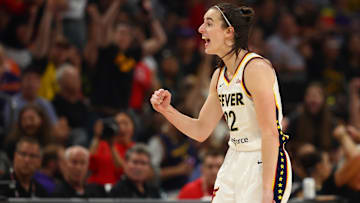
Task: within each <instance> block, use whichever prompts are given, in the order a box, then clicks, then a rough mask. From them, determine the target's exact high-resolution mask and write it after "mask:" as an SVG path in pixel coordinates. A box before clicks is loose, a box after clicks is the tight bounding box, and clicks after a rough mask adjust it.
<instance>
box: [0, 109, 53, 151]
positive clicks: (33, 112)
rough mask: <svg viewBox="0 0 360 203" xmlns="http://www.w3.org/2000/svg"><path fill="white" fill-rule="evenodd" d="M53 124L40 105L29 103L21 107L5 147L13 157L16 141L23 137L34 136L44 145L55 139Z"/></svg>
mask: <svg viewBox="0 0 360 203" xmlns="http://www.w3.org/2000/svg"><path fill="white" fill-rule="evenodd" d="M51 130H52V129H51V125H50V123H49V119H48V117H47V116H46V114H45V112H44V111H43V110H42V109H41V108H40V107H38V106H36V105H32V104H28V105H26V106H24V108H23V109H21V111H20V113H19V118H18V120H17V122H16V125H15V126H14V128H13V130H12V132H11V133H10V134H9V136H8V137H7V138H6V140H5V145H4V148H5V150H6V152H7V154H8V156H9V157H10V158H12V157H13V154H14V151H15V146H16V143H17V142H18V141H19V140H20V139H21V138H22V137H32V138H33V139H36V140H37V141H38V142H39V144H40V145H41V146H42V147H44V146H45V145H47V144H49V143H50V142H52V141H54V139H53V138H52V135H51Z"/></svg>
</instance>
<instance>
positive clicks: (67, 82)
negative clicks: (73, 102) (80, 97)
mask: <svg viewBox="0 0 360 203" xmlns="http://www.w3.org/2000/svg"><path fill="white" fill-rule="evenodd" d="M61 88H63V89H65V90H67V91H69V92H72V93H79V92H80V91H81V78H80V74H79V72H78V71H77V69H75V68H74V67H73V68H72V69H67V70H66V72H65V73H64V75H63V77H62V79H61Z"/></svg>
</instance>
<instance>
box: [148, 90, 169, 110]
mask: <svg viewBox="0 0 360 203" xmlns="http://www.w3.org/2000/svg"><path fill="white" fill-rule="evenodd" d="M170 101H171V93H170V92H169V91H167V90H164V89H158V90H156V91H155V92H154V94H153V95H152V96H151V99H150V102H151V105H152V106H153V108H154V109H155V110H156V111H157V112H159V113H162V112H164V111H165V110H166V109H167V108H168V107H169V106H170Z"/></svg>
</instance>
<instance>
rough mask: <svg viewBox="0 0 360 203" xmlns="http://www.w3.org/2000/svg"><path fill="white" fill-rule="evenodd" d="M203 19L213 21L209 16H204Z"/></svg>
mask: <svg viewBox="0 0 360 203" xmlns="http://www.w3.org/2000/svg"><path fill="white" fill-rule="evenodd" d="M205 20H211V21H214V20H213V19H212V18H210V17H206V18H205Z"/></svg>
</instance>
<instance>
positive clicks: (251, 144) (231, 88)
mask: <svg viewBox="0 0 360 203" xmlns="http://www.w3.org/2000/svg"><path fill="white" fill-rule="evenodd" d="M255 58H263V57H262V56H260V55H258V54H256V53H252V52H248V53H247V54H246V55H245V56H244V57H243V58H242V60H241V62H240V63H239V65H238V67H237V69H236V72H235V74H234V76H233V78H232V79H231V80H229V79H228V78H227V77H226V67H223V68H222V69H221V70H220V75H219V79H218V83H217V92H218V96H219V100H220V105H221V107H222V110H223V112H224V117H225V119H226V121H227V124H228V127H229V129H230V140H229V147H230V148H233V149H235V150H238V151H258V150H261V133H260V128H259V125H258V122H257V119H256V112H255V107H254V102H253V100H252V98H251V95H250V93H249V91H248V90H247V89H246V83H245V82H246V81H244V77H243V74H244V69H245V68H246V66H247V64H248V63H249V62H250V61H251V60H252V59H255ZM274 74H275V71H274ZM275 77H276V75H275ZM273 91H274V98H275V101H276V114H277V115H276V116H277V122H278V128H279V129H281V126H280V123H281V120H282V117H283V116H282V107H281V100H280V93H279V86H278V82H277V80H275V82H274V84H273ZM279 132H280V131H279ZM281 134H282V135H283V133H282V132H281Z"/></svg>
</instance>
